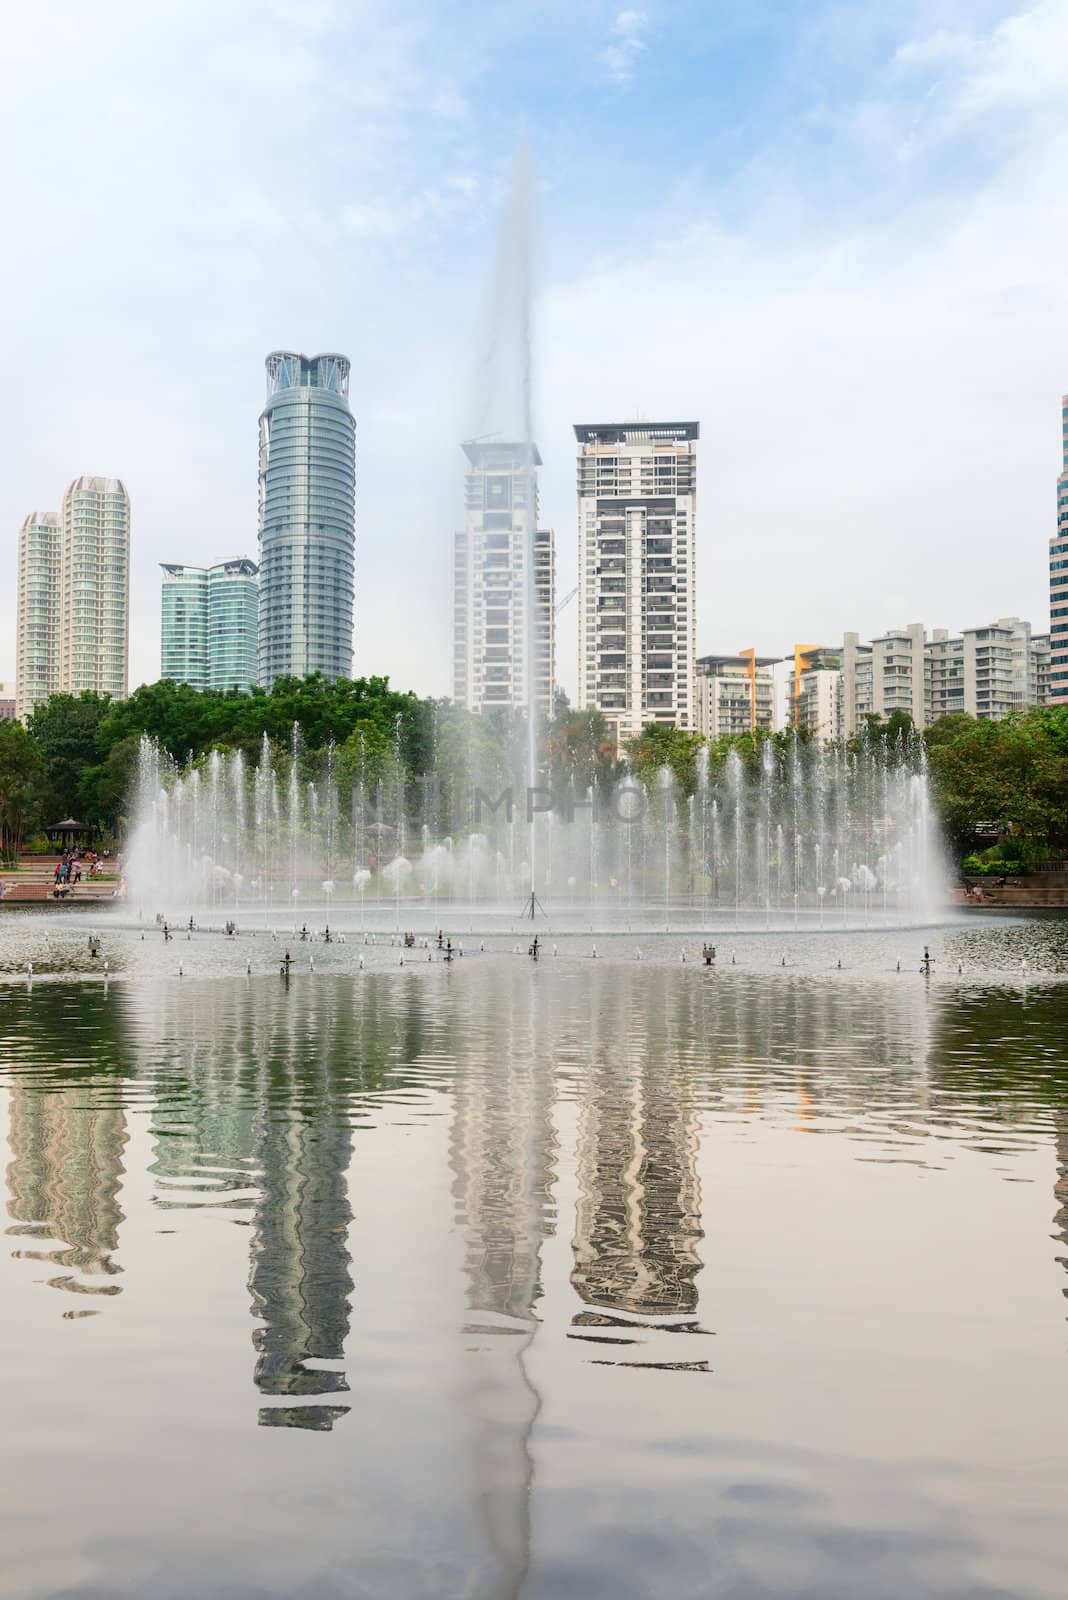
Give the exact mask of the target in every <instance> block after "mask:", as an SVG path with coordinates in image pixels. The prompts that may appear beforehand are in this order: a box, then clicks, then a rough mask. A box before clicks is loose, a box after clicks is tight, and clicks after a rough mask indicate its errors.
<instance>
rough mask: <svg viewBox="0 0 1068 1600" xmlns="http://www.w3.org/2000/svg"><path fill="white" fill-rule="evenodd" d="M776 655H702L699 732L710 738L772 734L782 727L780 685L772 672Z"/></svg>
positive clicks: (697, 686)
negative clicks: (757, 730) (755, 730)
mask: <svg viewBox="0 0 1068 1600" xmlns="http://www.w3.org/2000/svg"><path fill="white" fill-rule="evenodd" d="M777 663H778V657H776V656H755V657H754V658H753V661H752V664H750V662H749V660H748V658H747V657H745V656H737V655H733V656H699V657H698V660H697V678H696V693H697V732H698V733H700V734H703V735H704V737H705V738H706V739H718V738H719V737H720V735H721V734H729V733H750V732H751V731H752V730H753V728H763V729H765V730H766V731H767V732H768V733H772V732H774V731H775V730H776V729H777V728H778V726H779V712H778V694H777V689H778V686H777V684H776V682H775V674H774V671H773V670H772V669H773V668H774V667H775V666H776V665H777Z"/></svg>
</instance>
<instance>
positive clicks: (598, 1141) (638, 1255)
mask: <svg viewBox="0 0 1068 1600" xmlns="http://www.w3.org/2000/svg"><path fill="white" fill-rule="evenodd" d="M675 989H676V983H675V981H674V974H671V973H662V972H661V973H655V974H654V973H653V972H652V971H651V970H647V971H646V972H645V973H643V975H642V983H641V985H640V989H639V990H638V992H637V993H634V992H633V991H632V992H631V993H630V995H629V996H628V999H627V1000H625V1001H624V1004H623V1006H622V1007H621V1008H620V1009H619V1011H618V1012H616V1013H615V1014H613V1015H612V1016H611V1017H610V1018H609V1017H608V1016H607V1015H606V1016H604V1017H601V1016H599V1014H598V1010H597V1007H596V995H595V996H594V997H593V999H594V1032H593V1037H592V1039H591V1044H592V1051H591V1060H590V1065H589V1068H588V1071H587V1075H586V1077H585V1079H584V1080H583V1081H582V1082H581V1083H580V1085H579V1089H578V1094H579V1121H578V1148H577V1152H576V1161H575V1166H576V1174H577V1177H578V1185H579V1199H578V1204H577V1208H576V1217H575V1236H574V1240H573V1246H572V1248H573V1251H574V1261H575V1264H574V1268H573V1270H572V1274H571V1281H572V1284H573V1285H574V1287H575V1289H576V1291H577V1292H578V1294H579V1295H580V1296H581V1297H582V1299H583V1300H584V1301H586V1303H587V1304H588V1305H595V1306H602V1307H606V1308H609V1309H613V1310H619V1311H625V1312H631V1313H635V1314H644V1315H666V1314H672V1313H674V1314H676V1315H678V1314H686V1315H689V1314H691V1313H692V1312H694V1311H695V1310H696V1308H697V1285H696V1283H695V1281H694V1280H695V1278H696V1276H697V1272H698V1270H699V1268H700V1266H701V1258H700V1256H699V1255H698V1253H697V1243H698V1240H699V1239H700V1238H701V1194H700V1184H699V1181H698V1177H697V1143H698V1138H697V1132H698V1118H697V1106H696V1097H695V1090H694V1083H693V1075H692V1068H691V1066H690V1064H689V1062H688V1061H686V1060H685V1059H684V1056H683V1053H682V1052H681V1051H680V1050H678V1049H677V1048H676V1042H675V1040H674V1038H673V1035H674V1033H675V1032H677V1029H678V1018H677V1016H676V1015H675V1012H674V998H675ZM598 1034H600V1035H601V1037H600V1038H599V1037H598Z"/></svg>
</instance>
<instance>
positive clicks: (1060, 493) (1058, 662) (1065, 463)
mask: <svg viewBox="0 0 1068 1600" xmlns="http://www.w3.org/2000/svg"><path fill="white" fill-rule="evenodd" d="M1049 635H1050V639H1049V645H1050V651H1049V703H1050V705H1053V706H1068V394H1066V395H1062V396H1061V475H1060V477H1059V478H1058V479H1057V532H1056V534H1055V535H1054V536H1053V538H1052V539H1051V540H1050V546H1049Z"/></svg>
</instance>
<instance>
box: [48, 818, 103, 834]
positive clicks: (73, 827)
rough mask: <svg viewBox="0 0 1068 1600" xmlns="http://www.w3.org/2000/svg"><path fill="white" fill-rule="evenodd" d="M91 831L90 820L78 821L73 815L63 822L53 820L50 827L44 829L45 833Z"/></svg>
mask: <svg viewBox="0 0 1068 1600" xmlns="http://www.w3.org/2000/svg"><path fill="white" fill-rule="evenodd" d="M93 831H94V830H93V824H92V823H91V822H78V821H77V820H76V819H75V818H74V817H68V818H67V819H66V821H65V822H53V823H52V826H51V827H50V828H46V829H45V832H46V833H92V832H93Z"/></svg>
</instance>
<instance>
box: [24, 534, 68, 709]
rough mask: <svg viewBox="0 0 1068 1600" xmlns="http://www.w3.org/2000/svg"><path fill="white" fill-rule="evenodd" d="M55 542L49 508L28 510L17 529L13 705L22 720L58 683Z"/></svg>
mask: <svg viewBox="0 0 1068 1600" xmlns="http://www.w3.org/2000/svg"><path fill="white" fill-rule="evenodd" d="M61 543H62V541H61V538H60V528H59V517H58V515H57V514H56V512H54V511H31V513H30V515H29V516H28V517H27V518H26V520H25V522H24V523H23V524H22V527H21V528H20V529H19V553H18V563H19V565H18V602H17V606H18V609H17V614H16V624H15V710H16V713H17V715H18V716H20V717H22V718H23V720H25V719H26V718H27V717H28V716H29V715H30V713H31V712H32V710H33V708H34V706H36V705H38V704H39V703H40V702H41V701H42V700H47V699H48V696H49V695H50V694H55V693H56V691H57V690H58V688H59V588H60V568H61V559H60V547H61Z"/></svg>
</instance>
